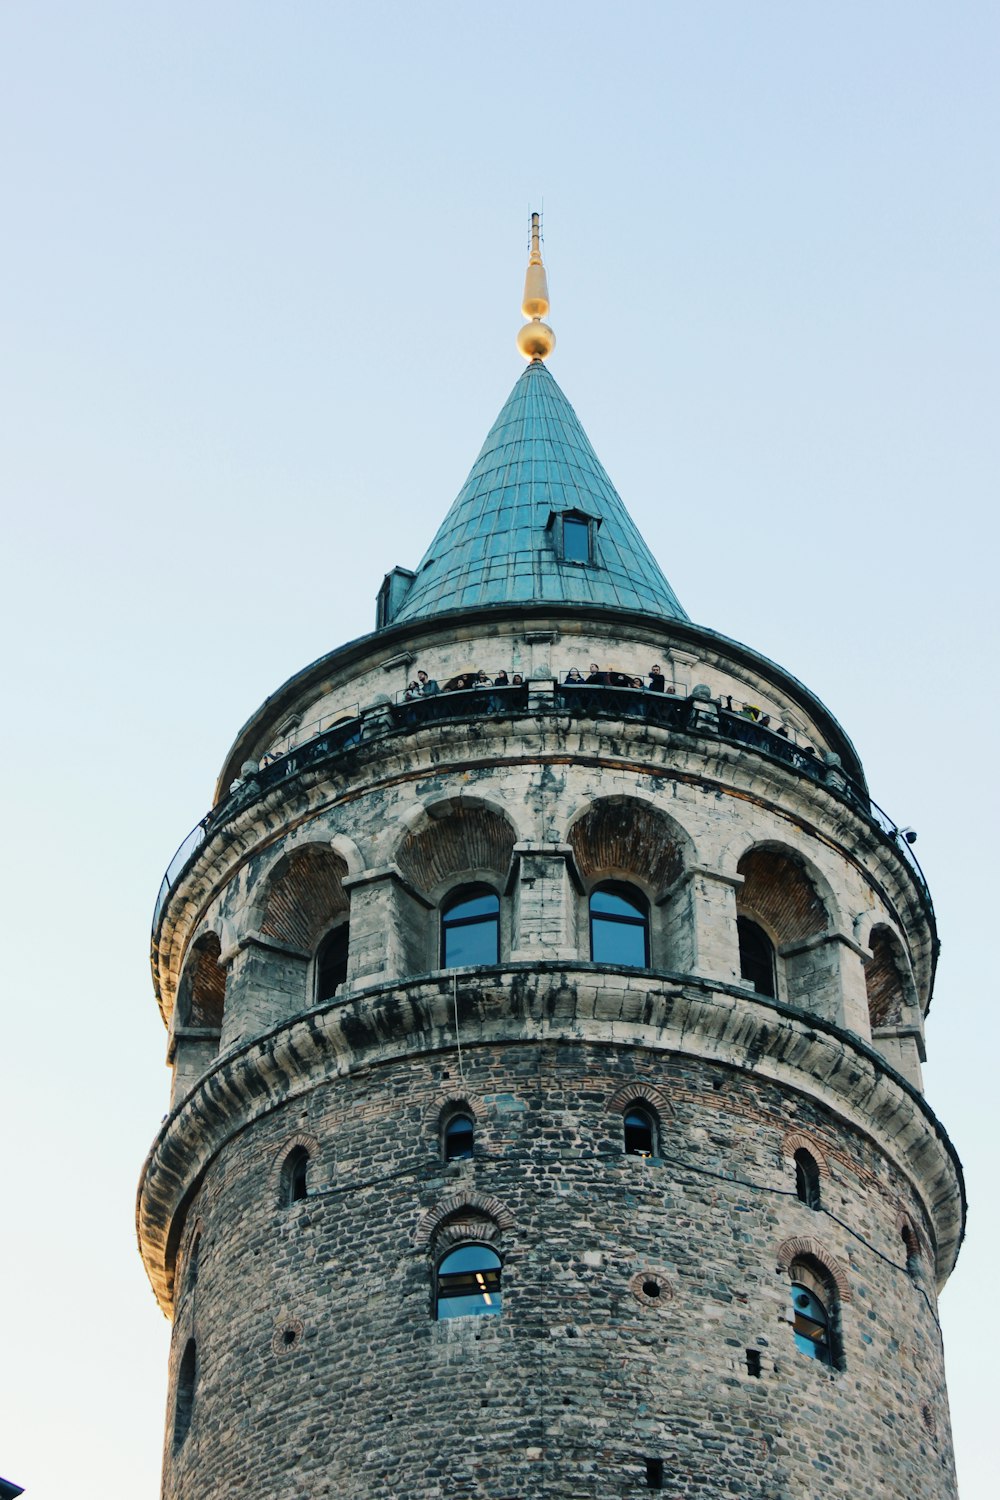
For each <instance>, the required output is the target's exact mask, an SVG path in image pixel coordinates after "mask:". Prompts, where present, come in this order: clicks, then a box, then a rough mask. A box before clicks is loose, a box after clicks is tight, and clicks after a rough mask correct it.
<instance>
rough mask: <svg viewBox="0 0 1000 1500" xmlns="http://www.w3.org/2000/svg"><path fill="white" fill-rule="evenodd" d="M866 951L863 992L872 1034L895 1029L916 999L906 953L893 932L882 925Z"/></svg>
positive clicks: (871, 933)
mask: <svg viewBox="0 0 1000 1500" xmlns="http://www.w3.org/2000/svg"><path fill="white" fill-rule="evenodd" d="M868 947H869V950H870V952H871V955H872V956H871V958H870V959H869V960H868V962H867V963H866V964H865V990H866V992H867V995H868V1019H869V1021H870V1023H871V1028H872V1031H875V1030H876V1029H877V1028H879V1027H882V1026H898V1025H899V1023H900V1022H901V1021H902V1019H903V1013H904V1011H905V1010H906V1008H907V1006H909V1005H910V1004H912V1003H913V1002H914V1001H915V999H916V994H915V990H914V986H913V976H912V975H911V973H910V968H909V964H908V963H907V960H906V953H905V950H904V948H903V945H902V943H901V942H900V941H899V938H898V937H897V935H896V933H895V932H893V930H892V928H891V927H888V926H887V925H886V924H885V923H882V922H880V923H877V924H876V925H875V926H874V927H872V929H871V932H870V933H869V934H868Z"/></svg>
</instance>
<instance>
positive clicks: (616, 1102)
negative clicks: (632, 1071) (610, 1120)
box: [608, 1078, 674, 1120]
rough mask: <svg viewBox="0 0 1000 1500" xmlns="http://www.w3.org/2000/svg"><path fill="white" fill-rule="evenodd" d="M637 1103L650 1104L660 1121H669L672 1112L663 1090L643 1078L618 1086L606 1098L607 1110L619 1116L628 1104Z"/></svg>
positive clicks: (671, 1106)
mask: <svg viewBox="0 0 1000 1500" xmlns="http://www.w3.org/2000/svg"><path fill="white" fill-rule="evenodd" d="M639 1103H642V1104H651V1105H652V1106H653V1108H654V1109H655V1110H656V1113H657V1114H658V1115H659V1116H660V1119H661V1120H664V1119H669V1118H670V1116H671V1115H672V1114H673V1112H674V1109H673V1105H672V1104H671V1103H670V1100H669V1099H668V1098H667V1096H666V1094H665V1093H664V1092H663V1090H662V1089H661V1088H658V1087H657V1085H656V1084H655V1083H650V1082H648V1081H647V1080H646V1079H645V1078H634V1079H630V1080H629V1082H628V1083H623V1084H620V1085H619V1087H618V1088H616V1089H615V1091H614V1093H613V1094H611V1095H609V1097H608V1109H609V1110H610V1111H612V1112H613V1113H615V1114H619V1115H623V1114H624V1113H625V1111H626V1110H627V1109H628V1107H629V1105H630V1104H639Z"/></svg>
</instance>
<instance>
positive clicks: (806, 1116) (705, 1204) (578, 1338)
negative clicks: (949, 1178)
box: [164, 1042, 955, 1500]
mask: <svg viewBox="0 0 1000 1500" xmlns="http://www.w3.org/2000/svg"><path fill="white" fill-rule="evenodd" d="M463 1071H464V1077H463V1076H460V1074H459V1071H458V1064H457V1057H456V1054H455V1053H454V1052H449V1053H444V1054H442V1053H437V1054H429V1055H425V1056H420V1055H416V1056H413V1057H411V1058H408V1059H405V1060H402V1061H398V1062H395V1063H392V1064H388V1065H384V1066H380V1067H373V1068H371V1069H369V1070H366V1071H363V1072H361V1073H358V1074H356V1075H354V1076H352V1077H350V1078H347V1079H341V1080H338V1081H335V1082H329V1083H325V1084H321V1085H320V1086H318V1087H317V1088H315V1089H314V1090H313V1091H312V1093H311V1094H310V1095H309V1096H308V1097H307V1098H306V1099H305V1100H302V1101H299V1102H297V1103H296V1104H294V1105H288V1106H285V1107H282V1108H279V1109H276V1110H275V1111H273V1112H272V1113H271V1114H269V1115H268V1116H267V1117H266V1118H265V1119H264V1120H262V1121H260V1122H258V1123H257V1124H256V1126H255V1127H254V1128H253V1129H252V1130H249V1131H245V1132H243V1133H242V1134H241V1135H238V1136H237V1137H236V1138H235V1139H233V1140H232V1141H231V1142H230V1144H229V1145H228V1146H227V1147H226V1148H225V1149H224V1150H223V1151H222V1152H221V1153H220V1155H219V1156H218V1157H217V1158H216V1159H215V1160H214V1161H213V1163H212V1164H211V1166H210V1168H209V1170H208V1173H207V1175H206V1177H205V1180H204V1182H203V1184H202V1186H201V1189H200V1191H199V1192H198V1194H197V1196H196V1197H195V1199H194V1200H193V1202H192V1204H191V1205H190V1208H189V1211H188V1217H187V1227H186V1231H185V1241H184V1244H185V1245H189V1244H190V1240H191V1236H192V1234H193V1233H194V1232H195V1231H196V1230H197V1231H198V1232H199V1233H200V1243H199V1250H198V1269H197V1282H196V1285H194V1286H193V1287H191V1286H190V1285H188V1284H187V1282H186V1279H185V1271H184V1268H183V1262H182V1267H181V1271H180V1292H179V1297H178V1302H177V1311H176V1322H175V1328H174V1345H173V1349H174V1352H173V1362H172V1382H173V1381H175V1380H176V1375H177V1367H178V1364H179V1361H180V1358H181V1355H182V1352H183V1350H184V1348H185V1345H186V1344H187V1342H188V1340H189V1339H190V1338H192V1337H193V1338H195V1339H196V1341H197V1351H198V1364H197V1379H196V1386H195V1395H194V1407H193V1418H192V1422H191V1427H190V1430H189V1431H188V1433H187V1435H186V1437H185V1438H184V1440H183V1442H182V1443H181V1444H180V1446H179V1447H176V1448H175V1446H174V1443H173V1438H172V1421H173V1403H171V1407H170V1411H169V1412H168V1431H167V1442H166V1460H167V1461H166V1465H165V1485H164V1496H165V1497H166V1500H192V1497H194V1496H198V1497H202V1496H210V1497H213V1500H215V1497H218V1500H223V1497H225V1500H242V1497H244V1496H245V1497H247V1500H249V1497H251V1496H257V1495H259V1494H261V1493H266V1494H268V1495H269V1496H271V1497H273V1500H305V1497H309V1500H321V1497H324V1496H331V1497H333V1496H336V1497H339V1500H370V1497H376V1496H386V1497H399V1500H403V1497H406V1500H446V1497H448V1500H450V1497H483V1500H486V1497H489V1500H542V1497H546V1500H548V1497H560V1500H562V1497H565V1500H575V1497H579V1500H583V1497H588V1500H619V1497H620V1500H626V1497H631V1496H634V1495H637V1494H638V1493H640V1492H644V1491H645V1490H646V1467H645V1465H646V1459H647V1458H659V1459H662V1461H663V1464H664V1485H663V1488H664V1491H665V1493H667V1494H670V1495H674V1496H694V1495H699V1494H704V1495H706V1496H730V1495H745V1496H759V1497H761V1500H764V1497H766V1500H779V1497H780V1500H814V1497H815V1496H817V1495H819V1494H822V1495H823V1496H825V1497H831V1500H943V1497H950V1496H953V1495H954V1494H955V1481H954V1472H953V1462H952V1454H951V1448H950V1443H949V1436H948V1433H949V1424H948V1415H947V1410H946V1398H945V1396H944V1377H943V1366H942V1354H941V1344H940V1337H939V1331H938V1328H937V1324H936V1321H935V1316H934V1291H933V1278H932V1276H931V1275H930V1274H928V1273H926V1251H927V1245H928V1236H929V1233H930V1230H929V1226H928V1224H927V1223H926V1222H925V1221H924V1220H923V1219H922V1218H921V1217H920V1215H919V1213H918V1211H917V1208H916V1205H915V1204H914V1202H913V1201H912V1197H911V1195H910V1194H909V1192H908V1188H907V1185H906V1183H905V1182H904V1181H903V1180H901V1179H899V1178H898V1177H897V1176H896V1175H895V1173H894V1170H893V1168H892V1166H891V1164H890V1163H889V1161H888V1159H887V1158H885V1157H884V1156H883V1155H882V1154H881V1153H880V1152H879V1151H878V1148H877V1145H876V1144H875V1143H874V1141H873V1140H871V1139H870V1138H869V1137H867V1136H865V1135H863V1134H862V1133H860V1132H858V1131H856V1130H853V1129H850V1128H848V1127H846V1126H845V1124H844V1122H842V1121H839V1120H837V1119H836V1118H834V1117H832V1116H830V1115H829V1114H827V1113H826V1112H825V1111H824V1110H822V1109H821V1108H819V1107H818V1106H817V1105H816V1104H815V1103H813V1102H811V1101H810V1100H809V1099H808V1098H807V1097H806V1096H805V1095H803V1094H800V1093H797V1092H792V1091H790V1090H787V1089H783V1088H781V1087H779V1086H777V1085H776V1084H774V1083H770V1082H767V1081H765V1080H762V1079H760V1078H755V1077H753V1076H752V1075H748V1074H747V1073H745V1072H738V1071H736V1070H733V1069H729V1068H726V1067H721V1066H713V1065H710V1064H706V1063H702V1062H698V1061H696V1060H693V1059H690V1058H687V1059H686V1058H684V1057H682V1056H679V1055H676V1054H671V1055H658V1054H657V1053H655V1052H652V1051H649V1050H647V1049H644V1048H627V1047H620V1046H615V1045H611V1044H609V1045H608V1046H606V1047H600V1046H593V1045H589V1044H583V1043H580V1042H560V1043H549V1044H545V1043H535V1044H532V1043H524V1044H521V1045H507V1046H501V1045H498V1046H490V1047H487V1046H483V1047H473V1048H467V1049H465V1051H464V1054H463ZM636 1092H638V1093H639V1094H640V1095H642V1096H643V1097H644V1098H646V1099H647V1101H649V1103H650V1104H651V1105H652V1106H653V1107H654V1108H655V1109H656V1110H657V1112H658V1114H659V1119H660V1151H661V1156H660V1158H658V1159H654V1160H644V1159H642V1158H638V1157H631V1156H626V1155H625V1154H624V1153H623V1145H622V1110H623V1108H624V1107H625V1103H626V1102H627V1101H628V1099H629V1097H632V1096H634V1095H635V1093H636ZM449 1100H451V1101H454V1100H464V1101H465V1102H467V1103H468V1105H469V1106H470V1107H471V1109H472V1110H473V1112H474V1114H475V1117H476V1155H475V1159H474V1160H473V1161H470V1162H463V1163H451V1164H448V1165H445V1164H444V1163H443V1162H442V1161H441V1154H440V1143H439V1121H440V1117H441V1112H442V1110H443V1109H444V1108H445V1107H446V1106H447V1104H448V1101H449ZM296 1142H299V1143H303V1142H304V1143H306V1144H307V1149H309V1151H310V1153H311V1156H312V1160H311V1163H310V1175H309V1196H308V1197H307V1198H306V1200H305V1201H303V1202H300V1203H295V1204H293V1205H291V1206H289V1207H280V1206H279V1204H278V1177H279V1172H280V1166H281V1162H282V1160H283V1159H284V1157H285V1156H286V1155H287V1152H288V1151H289V1149H291V1147H292V1146H293V1145H294V1144H295V1143H296ZM797 1142H799V1143H802V1142H805V1143H807V1144H808V1146H809V1147H810V1148H811V1149H812V1151H813V1154H814V1155H815V1157H816V1159H817V1161H818V1162H819V1163H820V1165H821V1172H822V1179H821V1191H822V1201H823V1206H822V1208H821V1209H820V1210H819V1211H812V1210H810V1209H809V1208H807V1207H806V1206H805V1205H804V1204H803V1203H802V1202H800V1201H799V1200H798V1198H797V1197H796V1196H795V1180H794V1168H793V1164H792V1159H791V1155H792V1151H793V1149H794V1148H795V1146H796V1143H797ZM462 1204H468V1205H470V1206H471V1208H472V1210H473V1212H474V1213H475V1214H477V1215H479V1216H480V1217H483V1218H485V1217H487V1216H489V1215H492V1216H493V1220H494V1222H495V1223H497V1224H499V1225H500V1228H499V1231H498V1235H497V1238H496V1240H495V1241H494V1243H495V1244H496V1246H497V1248H498V1250H499V1251H500V1254H501V1256H502V1257H503V1310H502V1313H501V1314H500V1315H499V1316H496V1317H492V1316H489V1317H473V1318H460V1319H454V1320H450V1321H445V1322H437V1321H435V1320H434V1317H433V1313H432V1307H433V1301H432V1272H433V1263H434V1256H435V1239H434V1234H433V1226H434V1223H435V1222H436V1218H440V1216H441V1215H442V1214H443V1213H444V1212H446V1211H447V1210H448V1208H449V1206H450V1207H451V1208H452V1209H454V1208H455V1207H456V1206H459V1205H462ZM903 1213H905V1214H906V1215H908V1216H909V1220H910V1222H912V1224H913V1225H914V1227H915V1228H916V1230H917V1233H918V1237H919V1238H920V1240H921V1244H922V1246H923V1247H924V1252H923V1255H922V1256H921V1257H920V1258H918V1260H917V1261H916V1262H915V1263H914V1264H913V1265H912V1266H911V1268H910V1269H909V1270H908V1269H907V1262H906V1252H905V1247H904V1246H903V1244H902V1241H901V1238H900V1230H899V1221H900V1215H901V1214H903ZM790 1241H800V1242H803V1243H805V1244H806V1245H807V1246H813V1247H815V1248H816V1249H817V1251H818V1253H821V1254H823V1255H826V1256H827V1257H829V1263H830V1264H831V1265H834V1266H836V1267H837V1268H838V1275H840V1276H841V1277H842V1286H843V1298H842V1304H841V1324H842V1341H843V1349H844V1366H845V1367H844V1368H843V1369H842V1370H839V1371H836V1372H832V1371H830V1370H828V1369H826V1368H825V1367H823V1366H822V1365H820V1364H818V1363H817V1362H816V1361H814V1360H811V1359H809V1358H808V1357H806V1356H804V1355H802V1354H801V1353H799V1352H798V1351H797V1349H796V1347H795V1345H794V1341H793V1338H792V1333H791V1329H790V1326H789V1323H788V1317H789V1278H788V1274H787V1270H779V1269H777V1266H778V1262H779V1258H780V1257H781V1255H782V1247H783V1246H785V1247H786V1251H785V1257H786V1259H787V1254H788V1252H787V1246H788V1243H789V1242H790ZM651 1285H655V1286H656V1288H657V1289H658V1291H657V1293H656V1294H655V1295H650V1294H648V1293H647V1292H644V1291H643V1287H644V1286H647V1287H649V1286H651ZM748 1349H750V1350H754V1351H756V1352H757V1353H758V1354H759V1356H760V1375H759V1376H754V1375H751V1374H750V1373H748V1368H747V1354H746V1351H747V1350H748Z"/></svg>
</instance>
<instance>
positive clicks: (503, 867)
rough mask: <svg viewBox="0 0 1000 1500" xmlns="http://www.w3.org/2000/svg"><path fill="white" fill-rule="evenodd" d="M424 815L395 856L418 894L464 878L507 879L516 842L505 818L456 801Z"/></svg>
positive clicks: (488, 809)
mask: <svg viewBox="0 0 1000 1500" xmlns="http://www.w3.org/2000/svg"><path fill="white" fill-rule="evenodd" d="M423 812H424V816H422V817H420V818H418V820H417V822H416V826H415V827H412V828H410V829H409V830H408V831H407V832H406V833H405V834H404V836H403V838H402V839H401V841H400V843H399V845H398V847H397V849H396V855H395V860H396V864H397V865H398V866H399V869H400V870H401V871H402V873H403V874H404V875H405V876H406V878H407V879H408V880H410V881H411V882H412V883H413V885H415V886H416V887H417V889H418V890H420V891H424V892H425V893H429V892H432V891H439V890H441V889H442V887H444V886H447V885H448V884H449V883H453V882H454V881H455V880H456V878H458V877H460V876H463V875H468V876H471V875H477V874H478V875H485V874H492V875H494V876H496V877H497V879H498V880H501V881H502V880H503V879H505V877H506V875H507V871H508V870H509V869H510V862H511V857H512V855H513V853H514V845H515V843H516V842H517V833H516V832H515V829H514V826H513V824H512V823H511V821H510V819H509V818H508V817H507V815H506V813H503V812H501V811H500V810H499V809H497V808H494V807H491V806H490V805H489V804H488V803H485V802H482V803H481V802H472V801H468V802H467V801H461V800H457V799H452V800H449V801H446V802H441V803H436V804H435V805H434V806H432V807H428V808H425V809H424V810H423Z"/></svg>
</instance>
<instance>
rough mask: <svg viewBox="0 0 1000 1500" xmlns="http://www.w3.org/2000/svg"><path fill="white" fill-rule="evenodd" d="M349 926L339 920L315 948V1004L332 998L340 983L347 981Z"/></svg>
mask: <svg viewBox="0 0 1000 1500" xmlns="http://www.w3.org/2000/svg"><path fill="white" fill-rule="evenodd" d="M349 941H350V927H349V925H348V923H347V922H341V924H340V926H339V927H335V928H334V929H333V931H332V932H328V933H327V935H326V937H325V938H324V939H323V941H322V942H321V943H320V945H319V947H318V949H317V950H316V1004H317V1005H321V1004H322V1003H323V1001H324V1000H332V999H333V997H334V995H335V994H336V993H337V990H338V989H339V987H340V986H341V985H342V984H346V983H347V948H348V943H349Z"/></svg>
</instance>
